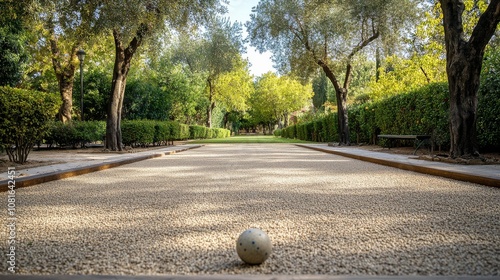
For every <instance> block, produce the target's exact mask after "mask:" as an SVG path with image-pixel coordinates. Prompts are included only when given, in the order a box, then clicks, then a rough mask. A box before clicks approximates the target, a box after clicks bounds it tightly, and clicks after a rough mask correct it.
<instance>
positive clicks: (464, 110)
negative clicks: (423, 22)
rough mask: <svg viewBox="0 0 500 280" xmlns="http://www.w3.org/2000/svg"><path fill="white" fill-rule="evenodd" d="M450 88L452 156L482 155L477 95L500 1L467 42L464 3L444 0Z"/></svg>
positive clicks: (498, 19)
mask: <svg viewBox="0 0 500 280" xmlns="http://www.w3.org/2000/svg"><path fill="white" fill-rule="evenodd" d="M440 4H441V9H442V10H443V25H444V34H445V43H446V72H447V74H448V84H449V89H450V137H451V139H450V140H451V147H450V156H452V157H468V156H478V155H479V152H478V146H477V140H476V139H477V137H476V120H477V99H478V97H477V94H478V91H479V82H480V75H481V66H482V61H483V57H484V49H485V47H486V45H487V44H488V42H489V40H490V39H491V37H492V36H493V34H494V33H495V30H496V28H497V25H498V23H499V22H500V0H491V1H490V3H489V5H488V8H487V9H486V11H485V12H484V13H483V14H482V15H481V17H480V18H479V20H478V23H477V25H476V26H475V27H474V30H473V31H472V34H471V36H470V39H469V41H465V39H464V38H465V34H464V30H463V24H462V14H463V12H464V10H465V6H464V3H463V1H462V0H440Z"/></svg>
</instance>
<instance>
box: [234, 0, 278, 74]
mask: <svg viewBox="0 0 500 280" xmlns="http://www.w3.org/2000/svg"><path fill="white" fill-rule="evenodd" d="M258 3H259V0H230V1H229V6H228V11H229V13H228V14H227V16H228V17H229V18H230V19H231V21H233V22H234V21H238V22H240V23H242V24H245V23H246V22H247V21H249V20H250V14H251V13H252V7H254V6H257V4H258ZM243 36H244V37H246V36H247V33H246V28H245V27H243ZM243 56H244V57H246V58H248V60H249V61H250V63H251V66H250V72H251V73H252V75H254V76H256V77H257V76H261V75H262V74H264V73H266V72H269V71H272V72H276V70H275V69H274V68H273V62H272V61H271V53H270V52H265V53H263V54H260V53H259V51H257V50H256V49H255V48H254V47H251V46H250V45H249V44H247V53H246V54H244V55H243Z"/></svg>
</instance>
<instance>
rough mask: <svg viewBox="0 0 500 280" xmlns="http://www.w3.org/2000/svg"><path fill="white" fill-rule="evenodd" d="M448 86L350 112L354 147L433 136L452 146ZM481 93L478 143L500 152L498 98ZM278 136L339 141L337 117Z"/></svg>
mask: <svg viewBox="0 0 500 280" xmlns="http://www.w3.org/2000/svg"><path fill="white" fill-rule="evenodd" d="M448 96H449V93H448V86H447V84H445V83H438V84H431V85H428V86H426V87H422V88H420V89H417V90H414V91H411V92H408V93H404V94H400V95H396V96H393V97H391V98H387V99H384V100H381V101H378V102H372V103H366V104H363V105H358V106H352V107H350V108H349V110H348V118H349V129H350V140H351V143H375V142H376V136H377V135H378V134H429V135H432V136H433V137H434V142H435V143H436V144H437V145H439V146H443V147H444V146H448V145H449V139H450V136H449V121H448V120H449V117H448V115H449V113H448V112H449V100H448V98H449V97H448ZM493 97H495V94H493V93H490V92H489V91H487V92H485V91H484V90H483V91H480V95H479V104H478V141H479V145H480V148H482V149H499V148H500V101H499V98H498V95H496V97H495V98H493ZM275 135H276V136H282V137H286V138H297V139H301V140H308V141H317V142H332V141H339V139H338V125H337V114H336V113H334V114H329V115H326V116H324V117H321V118H318V119H317V120H314V121H312V122H308V123H301V124H296V125H292V126H289V127H286V128H284V129H282V130H278V131H276V132H275Z"/></svg>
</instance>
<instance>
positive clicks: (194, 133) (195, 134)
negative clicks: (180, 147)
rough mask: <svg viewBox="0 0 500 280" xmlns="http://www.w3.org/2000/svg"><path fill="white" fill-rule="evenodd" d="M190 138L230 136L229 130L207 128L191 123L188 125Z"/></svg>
mask: <svg viewBox="0 0 500 280" xmlns="http://www.w3.org/2000/svg"><path fill="white" fill-rule="evenodd" d="M189 131H190V136H189V137H190V138H191V139H211V138H226V137H229V136H231V131H230V130H228V129H223V128H208V127H205V126H200V125H192V126H190V127H189Z"/></svg>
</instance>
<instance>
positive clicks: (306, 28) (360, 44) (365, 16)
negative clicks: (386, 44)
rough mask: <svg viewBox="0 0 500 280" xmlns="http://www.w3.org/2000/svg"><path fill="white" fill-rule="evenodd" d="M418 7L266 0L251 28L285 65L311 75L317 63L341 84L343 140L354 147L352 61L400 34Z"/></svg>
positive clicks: (392, 2)
mask: <svg viewBox="0 0 500 280" xmlns="http://www.w3.org/2000/svg"><path fill="white" fill-rule="evenodd" d="M415 6H416V5H415V3H414V2H413V1H411V0H407V1H396V0H389V1H387V0H376V1H347V0H329V1H328V0H325V1H312V0H311V1H307V0H306V1H302V0H293V1H288V0H287V1H285V0H263V1H260V2H259V5H258V6H257V7H256V8H255V10H254V13H253V14H252V15H251V21H250V22H248V23H247V27H248V29H249V33H250V39H251V42H252V45H254V46H256V47H257V48H258V49H259V50H260V51H265V50H270V51H272V52H273V56H274V59H275V60H276V61H277V62H278V64H279V65H281V66H282V68H283V69H288V70H292V71H295V72H299V71H300V72H302V73H301V74H308V73H311V72H312V71H313V70H314V67H312V64H311V63H315V64H316V67H318V66H319V67H320V68H321V69H322V70H323V71H324V72H325V74H326V76H327V77H328V79H329V80H330V81H331V83H332V85H333V87H334V88H335V93H336V101H337V110H338V115H339V117H338V120H339V122H338V127H339V130H338V131H339V138H340V143H341V144H347V145H348V144H349V127H348V119H347V104H346V103H347V94H348V89H349V85H350V83H351V78H352V77H351V74H352V70H353V69H352V60H353V58H354V56H356V55H357V54H358V53H359V52H360V51H361V50H363V49H364V48H365V47H366V46H368V45H369V44H370V43H371V42H373V41H375V40H376V39H377V38H379V37H380V36H381V34H382V35H389V34H399V32H398V30H400V29H401V28H404V27H405V25H404V23H405V18H406V17H407V15H408V14H411V11H412V10H413V8H414V7H415ZM342 69H343V70H342ZM341 79H343V82H341Z"/></svg>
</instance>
